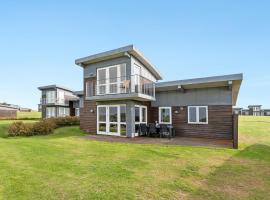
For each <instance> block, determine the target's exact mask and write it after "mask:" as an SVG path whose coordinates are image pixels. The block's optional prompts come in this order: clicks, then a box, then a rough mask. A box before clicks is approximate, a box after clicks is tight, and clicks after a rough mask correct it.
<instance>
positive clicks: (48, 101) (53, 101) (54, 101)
mask: <svg viewBox="0 0 270 200" xmlns="http://www.w3.org/2000/svg"><path fill="white" fill-rule="evenodd" d="M78 100H79V98H78V97H75V96H65V98H64V99H62V98H44V97H43V98H41V99H40V104H41V105H61V106H69V102H70V101H78Z"/></svg>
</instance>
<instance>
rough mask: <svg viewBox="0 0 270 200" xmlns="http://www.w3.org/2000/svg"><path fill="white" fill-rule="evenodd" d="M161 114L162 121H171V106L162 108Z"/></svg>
mask: <svg viewBox="0 0 270 200" xmlns="http://www.w3.org/2000/svg"><path fill="white" fill-rule="evenodd" d="M159 114H160V123H170V122H171V109H170V108H161V109H160V113H159Z"/></svg>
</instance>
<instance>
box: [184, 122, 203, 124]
mask: <svg viewBox="0 0 270 200" xmlns="http://www.w3.org/2000/svg"><path fill="white" fill-rule="evenodd" d="M188 124H208V122H188Z"/></svg>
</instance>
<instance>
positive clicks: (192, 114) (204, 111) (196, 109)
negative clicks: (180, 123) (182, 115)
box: [188, 106, 208, 124]
mask: <svg viewBox="0 0 270 200" xmlns="http://www.w3.org/2000/svg"><path fill="white" fill-rule="evenodd" d="M188 123H189V124H208V107H207V106H189V107H188Z"/></svg>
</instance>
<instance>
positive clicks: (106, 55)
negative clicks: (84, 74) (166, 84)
mask: <svg viewBox="0 0 270 200" xmlns="http://www.w3.org/2000/svg"><path fill="white" fill-rule="evenodd" d="M130 55H132V56H134V57H135V58H136V59H138V60H139V61H140V62H141V63H142V64H143V65H144V66H145V67H146V68H147V69H148V70H149V71H150V72H151V73H152V74H153V75H154V76H155V77H156V79H157V80H162V76H161V73H160V72H159V71H158V69H157V68H156V67H155V66H154V65H153V64H151V63H150V61H149V60H148V59H147V58H146V57H145V56H144V55H143V54H142V53H141V52H140V51H139V50H138V49H136V48H135V47H134V46H133V45H128V46H125V47H121V48H118V49H114V50H110V51H106V52H102V53H98V54H94V55H91V56H87V57H83V58H79V59H76V60H75V64H76V65H79V66H81V67H85V66H87V65H89V64H92V63H96V62H100V61H104V60H108V59H113V58H118V57H121V56H130Z"/></svg>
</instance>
